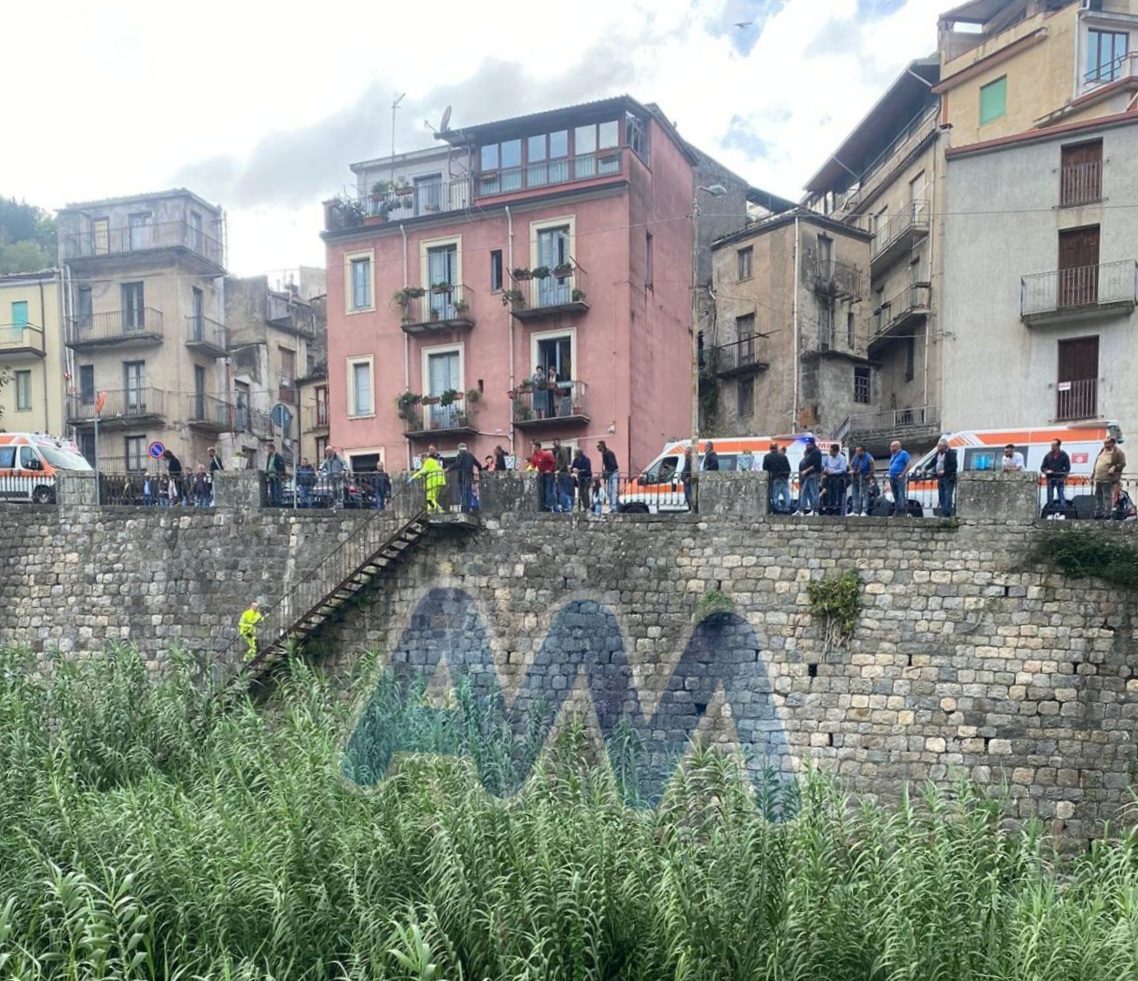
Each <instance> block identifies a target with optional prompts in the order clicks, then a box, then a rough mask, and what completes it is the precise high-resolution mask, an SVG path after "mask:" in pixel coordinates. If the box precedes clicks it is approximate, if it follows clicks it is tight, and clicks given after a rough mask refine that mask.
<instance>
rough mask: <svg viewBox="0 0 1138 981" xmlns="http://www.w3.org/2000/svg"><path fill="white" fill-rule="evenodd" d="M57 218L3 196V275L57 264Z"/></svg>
mask: <svg viewBox="0 0 1138 981" xmlns="http://www.w3.org/2000/svg"><path fill="white" fill-rule="evenodd" d="M55 257H56V237H55V219H54V218H53V217H52V216H51V215H50V214H49V213H48V212H46V211H44V210H43V208H37V207H36V206H35V205H31V204H26V203H24V202H22V201H17V200H16V199H15V198H2V197H0V275H3V274H5V273H20V272H34V271H35V270H37V269H46V268H48V267H49V266H51V265H53V264H54V263H55Z"/></svg>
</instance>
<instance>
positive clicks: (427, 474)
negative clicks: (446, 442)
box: [411, 446, 447, 514]
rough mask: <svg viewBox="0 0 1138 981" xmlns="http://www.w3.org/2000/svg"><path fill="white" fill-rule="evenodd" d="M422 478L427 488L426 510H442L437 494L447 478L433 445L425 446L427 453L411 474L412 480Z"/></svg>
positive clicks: (432, 512) (433, 511)
mask: <svg viewBox="0 0 1138 981" xmlns="http://www.w3.org/2000/svg"><path fill="white" fill-rule="evenodd" d="M420 478H421V479H422V480H423V483H424V485H425V486H426V488H427V511H429V512H430V513H431V514H436V513H438V512H440V511H442V507H441V506H440V505H439V495H440V494H441V493H442V490H443V488H444V487H446V483H447V478H446V473H445V471H444V470H443V462H442V460H440V459H439V451H438V450H437V449H436V448H435V447H434V446H428V447H427V455H426V456H425V457H423V465H422V466H421V467H420V468H419V469H418V470H416V471H415V472H414V473H413V474H411V479H412V480H419V479H420Z"/></svg>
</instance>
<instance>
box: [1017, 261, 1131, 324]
mask: <svg viewBox="0 0 1138 981" xmlns="http://www.w3.org/2000/svg"><path fill="white" fill-rule="evenodd" d="M1136 301H1138V262H1135V260H1133V259H1123V260H1121V261H1120V262H1107V263H1102V264H1100V265H1097V266H1075V267H1073V268H1071V269H1055V270H1052V271H1050V272H1043V273H1035V274H1034V275H1031V276H1024V277H1023V278H1022V279H1021V280H1020V317H1021V318H1022V319H1024V320H1027V321H1029V322H1030V321H1031V320H1032V319H1033V318H1042V317H1047V316H1048V315H1057V314H1061V313H1064V312H1067V311H1073V310H1080V309H1081V310H1086V309H1088V308H1090V309H1093V308H1095V307H1114V306H1130V307H1133V306H1134V305H1135V302H1136Z"/></svg>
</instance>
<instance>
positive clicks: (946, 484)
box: [936, 476, 956, 518]
mask: <svg viewBox="0 0 1138 981" xmlns="http://www.w3.org/2000/svg"><path fill="white" fill-rule="evenodd" d="M936 496H937V503H938V504H939V505H940V515H941V517H942V518H951V517H952V515H953V514H954V513H955V509H956V500H955V498H956V477H954V476H953V477H937V479H936Z"/></svg>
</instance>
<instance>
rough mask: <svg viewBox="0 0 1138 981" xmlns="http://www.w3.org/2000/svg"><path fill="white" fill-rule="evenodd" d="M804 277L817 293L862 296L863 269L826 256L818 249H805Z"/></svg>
mask: <svg viewBox="0 0 1138 981" xmlns="http://www.w3.org/2000/svg"><path fill="white" fill-rule="evenodd" d="M802 278H803V281H804V282H805V283H806V284H807V285H809V286H810V288H811V289H813V290H814V291H815V292H817V293H823V294H825V295H827V296H848V297H852V298H853V299H857V298H858V297H860V296H861V269H860V268H859V267H857V266H855V265H853V264H852V263H848V262H842V261H841V260H839V259H829V258H825V257H824V256H821V255H819V254H818V252H817V250H816V249H806V250H805V254H804V261H803V263H802Z"/></svg>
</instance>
